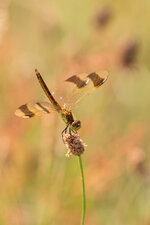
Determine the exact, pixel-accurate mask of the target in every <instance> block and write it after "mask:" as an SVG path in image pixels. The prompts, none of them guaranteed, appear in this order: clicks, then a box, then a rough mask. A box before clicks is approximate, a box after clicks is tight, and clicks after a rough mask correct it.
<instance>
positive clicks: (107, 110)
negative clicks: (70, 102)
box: [0, 0, 150, 225]
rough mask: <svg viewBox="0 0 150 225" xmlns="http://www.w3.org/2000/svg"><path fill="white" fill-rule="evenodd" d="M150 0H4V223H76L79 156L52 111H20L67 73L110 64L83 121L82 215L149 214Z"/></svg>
mask: <svg viewBox="0 0 150 225" xmlns="http://www.w3.org/2000/svg"><path fill="white" fill-rule="evenodd" d="M149 12H150V1H148V0H143V1H138V0H134V1H130V0H126V1H122V0H117V1H111V0H107V1H104V0H100V1H98V0H82V1H73V0H52V1H50V0H44V1H42V2H41V1H39V0H26V1H20V0H0V225H1V224H2V225H35V224H36V225H49V224H51V225H66V224H72V225H76V224H80V216H81V179H80V170H79V165H78V158H77V157H73V156H72V157H70V158H66V157H65V153H66V149H65V146H64V145H63V143H62V140H61V135H60V133H61V130H62V129H63V128H64V123H63V122H62V121H61V120H60V119H59V118H58V117H57V115H55V114H52V115H50V116H49V115H45V116H44V117H41V118H40V117H39V118H33V119H29V120H26V119H21V118H17V117H15V115H14V111H15V110H16V108H17V107H18V106H20V105H21V104H24V103H26V102H28V101H30V100H34V99H35V100H37V99H40V100H41V99H43V100H47V99H46V96H44V94H43V91H42V90H41V87H40V86H39V84H38V82H37V80H36V77H35V73H34V69H35V68H38V69H39V71H40V72H41V74H42V75H43V77H44V79H45V80H46V82H47V84H48V86H49V88H50V90H51V88H52V87H53V86H54V84H56V83H57V84H58V86H60V87H61V82H59V80H60V78H61V79H63V78H64V77H65V76H66V75H67V74H68V76H69V75H73V74H77V73H82V72H92V71H96V70H100V69H105V70H108V71H109V74H110V77H109V80H108V81H107V83H106V84H105V85H104V86H103V87H102V88H100V89H99V90H97V91H95V92H94V93H93V94H92V95H91V96H88V98H86V99H85V100H84V101H83V102H82V104H81V105H80V107H78V108H76V109H75V110H74V113H75V116H76V118H79V119H80V120H81V121H82V129H81V130H80V132H79V133H80V136H81V138H82V139H83V141H84V142H85V143H86V144H87V147H86V151H85V153H84V155H83V163H84V171H85V183H86V195H87V212H86V222H85V224H86V225H91V224H92V225H110V224H111V225H126V224H128V225H148V224H150V165H149V163H150V153H149V151H150V101H149V96H150V63H149V61H150V29H149V27H150V22H149V21H150V14H149Z"/></svg>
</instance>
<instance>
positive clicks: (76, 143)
mask: <svg viewBox="0 0 150 225" xmlns="http://www.w3.org/2000/svg"><path fill="white" fill-rule="evenodd" d="M64 143H65V145H66V148H67V149H68V152H67V154H66V156H67V157H69V156H70V155H76V156H80V155H81V154H82V153H83V152H84V147H85V144H84V143H83V141H82V140H81V139H80V136H79V135H78V134H65V136H64Z"/></svg>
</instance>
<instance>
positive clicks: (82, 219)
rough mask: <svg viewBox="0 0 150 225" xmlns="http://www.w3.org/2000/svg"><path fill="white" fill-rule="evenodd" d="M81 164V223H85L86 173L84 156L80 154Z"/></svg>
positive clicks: (82, 224)
mask: <svg viewBox="0 0 150 225" xmlns="http://www.w3.org/2000/svg"><path fill="white" fill-rule="evenodd" d="M79 165H80V171H81V180H82V216H81V225H84V219H85V208H86V202H85V184H84V173H83V165H82V158H81V156H79Z"/></svg>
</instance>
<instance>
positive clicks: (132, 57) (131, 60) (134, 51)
mask: <svg viewBox="0 0 150 225" xmlns="http://www.w3.org/2000/svg"><path fill="white" fill-rule="evenodd" d="M138 51H139V42H138V41H137V40H136V39H133V38H130V39H128V40H126V41H125V42H124V43H123V45H122V47H121V48H120V54H119V61H120V63H121V65H122V66H125V67H132V66H133V65H134V64H135V63H136V62H137V56H138Z"/></svg>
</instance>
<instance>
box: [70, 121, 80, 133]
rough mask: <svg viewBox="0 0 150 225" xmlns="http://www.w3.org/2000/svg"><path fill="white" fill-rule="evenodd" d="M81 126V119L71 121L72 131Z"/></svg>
mask: <svg viewBox="0 0 150 225" xmlns="http://www.w3.org/2000/svg"><path fill="white" fill-rule="evenodd" d="M80 128H81V121H80V120H75V121H73V122H72V123H71V129H72V130H74V131H77V130H79V129H80Z"/></svg>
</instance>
